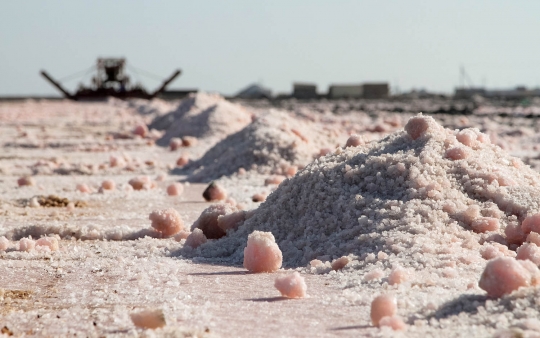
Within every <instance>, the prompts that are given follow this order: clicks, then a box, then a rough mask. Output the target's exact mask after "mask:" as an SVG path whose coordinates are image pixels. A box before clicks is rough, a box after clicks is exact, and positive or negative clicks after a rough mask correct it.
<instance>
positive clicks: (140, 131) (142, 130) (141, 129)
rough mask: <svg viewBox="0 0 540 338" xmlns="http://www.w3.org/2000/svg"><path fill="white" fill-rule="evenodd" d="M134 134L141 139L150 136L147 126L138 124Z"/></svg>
mask: <svg viewBox="0 0 540 338" xmlns="http://www.w3.org/2000/svg"><path fill="white" fill-rule="evenodd" d="M133 134H135V135H139V136H140V137H146V135H148V127H147V126H146V124H142V123H141V124H138V125H137V126H135V128H134V129H133Z"/></svg>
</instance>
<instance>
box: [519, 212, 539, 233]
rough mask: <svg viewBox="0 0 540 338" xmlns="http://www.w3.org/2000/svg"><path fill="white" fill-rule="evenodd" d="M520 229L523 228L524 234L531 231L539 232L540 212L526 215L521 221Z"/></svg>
mask: <svg viewBox="0 0 540 338" xmlns="http://www.w3.org/2000/svg"><path fill="white" fill-rule="evenodd" d="M521 230H523V232H524V233H525V234H528V233H530V232H531V231H534V232H536V233H540V213H539V214H533V215H530V216H527V217H526V218H525V219H524V220H523V222H522V223H521Z"/></svg>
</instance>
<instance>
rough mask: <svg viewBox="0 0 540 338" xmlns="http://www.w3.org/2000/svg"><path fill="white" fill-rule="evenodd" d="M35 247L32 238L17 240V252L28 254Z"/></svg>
mask: <svg viewBox="0 0 540 338" xmlns="http://www.w3.org/2000/svg"><path fill="white" fill-rule="evenodd" d="M35 247H36V242H35V241H34V240H33V239H32V238H21V239H20V240H19V251H26V252H29V251H31V250H33V249H34V248H35Z"/></svg>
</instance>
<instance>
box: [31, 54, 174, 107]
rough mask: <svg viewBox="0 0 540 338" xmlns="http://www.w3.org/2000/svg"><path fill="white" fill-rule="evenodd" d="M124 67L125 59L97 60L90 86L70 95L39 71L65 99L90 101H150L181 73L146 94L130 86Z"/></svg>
mask: <svg viewBox="0 0 540 338" xmlns="http://www.w3.org/2000/svg"><path fill="white" fill-rule="evenodd" d="M125 66H126V59H124V58H99V59H98V60H97V62H96V65H95V66H93V67H91V68H90V69H89V70H93V69H94V68H95V70H96V74H95V75H94V77H92V84H91V85H90V86H84V85H83V84H81V85H80V86H79V89H78V90H77V92H76V93H75V94H71V93H69V92H68V91H67V90H65V89H64V88H63V87H62V85H61V84H60V82H58V81H56V80H54V79H53V78H52V77H51V76H50V75H49V74H47V72H45V71H44V70H43V71H41V75H42V76H43V77H44V78H45V79H47V81H49V82H50V83H51V84H52V85H53V86H54V87H56V88H57V89H58V90H59V91H61V92H62V94H64V96H65V97H66V98H68V99H71V100H84V99H87V100H88V99H90V100H91V99H103V98H106V97H108V96H112V97H117V98H120V99H126V98H140V99H152V98H154V97H156V96H158V95H159V94H161V93H162V92H163V91H164V90H165V88H166V87H167V86H168V85H169V84H170V83H171V82H172V81H173V80H174V79H175V78H176V77H177V76H178V75H180V73H181V71H180V70H176V71H175V72H174V73H173V74H172V75H171V76H170V77H169V78H167V79H166V80H165V81H163V83H162V84H161V86H160V87H159V88H158V89H156V90H155V91H154V92H152V93H148V92H147V91H146V89H144V88H143V87H142V86H141V85H140V84H135V85H131V83H130V78H129V76H127V75H126V72H125Z"/></svg>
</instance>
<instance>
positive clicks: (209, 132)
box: [149, 92, 252, 146]
mask: <svg viewBox="0 0 540 338" xmlns="http://www.w3.org/2000/svg"><path fill="white" fill-rule="evenodd" d="M251 116H252V115H251V113H250V112H249V111H248V110H247V109H246V108H244V107H243V106H240V105H238V104H234V103H231V102H229V101H227V100H225V99H224V98H223V97H222V96H220V95H219V94H210V93H204V92H199V93H196V94H192V95H190V96H189V97H188V98H187V99H185V100H183V101H182V102H181V103H180V105H179V107H178V109H177V110H176V111H173V112H170V113H168V114H166V115H163V116H160V117H158V118H156V119H155V120H154V121H153V122H152V123H151V124H150V126H149V128H150V129H152V128H153V129H157V130H165V131H166V132H165V135H163V137H162V138H160V139H159V140H158V141H157V144H159V145H162V146H168V145H169V142H170V141H171V139H173V138H178V137H185V136H194V137H196V138H209V139H210V138H211V139H212V140H211V141H208V142H211V143H212V144H214V143H215V142H217V141H219V140H221V139H223V138H224V137H225V136H227V135H229V134H232V133H235V132H237V131H238V130H240V129H242V128H243V127H245V126H246V125H247V124H248V123H250V122H251Z"/></svg>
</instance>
